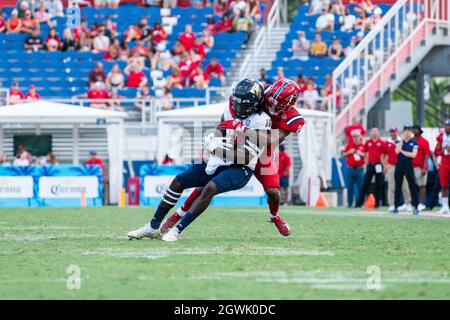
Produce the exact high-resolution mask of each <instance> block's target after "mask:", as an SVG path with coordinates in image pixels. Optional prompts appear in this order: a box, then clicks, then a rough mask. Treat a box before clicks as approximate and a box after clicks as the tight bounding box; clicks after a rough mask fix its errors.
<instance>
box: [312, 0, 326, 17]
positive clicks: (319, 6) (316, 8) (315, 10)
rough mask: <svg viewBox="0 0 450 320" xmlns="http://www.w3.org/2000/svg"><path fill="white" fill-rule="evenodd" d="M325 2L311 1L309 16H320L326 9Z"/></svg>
mask: <svg viewBox="0 0 450 320" xmlns="http://www.w3.org/2000/svg"><path fill="white" fill-rule="evenodd" d="M324 2H325V1H324V0H311V4H310V6H309V11H308V14H309V15H315V14H320V13H321V12H322V10H323V8H324V7H325V5H326V4H325V3H324Z"/></svg>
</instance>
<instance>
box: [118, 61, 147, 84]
mask: <svg viewBox="0 0 450 320" xmlns="http://www.w3.org/2000/svg"><path fill="white" fill-rule="evenodd" d="M124 73H125V74H126V75H127V76H128V79H127V87H128V88H142V87H144V86H145V85H146V84H147V83H148V79H147V77H146V76H145V73H144V72H143V71H142V70H134V68H132V67H131V66H128V67H126V68H125V70H124Z"/></svg>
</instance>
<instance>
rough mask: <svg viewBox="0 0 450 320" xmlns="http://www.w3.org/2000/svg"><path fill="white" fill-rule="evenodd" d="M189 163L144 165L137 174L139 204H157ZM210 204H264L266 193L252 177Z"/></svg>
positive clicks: (187, 191)
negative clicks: (244, 184) (139, 184)
mask: <svg viewBox="0 0 450 320" xmlns="http://www.w3.org/2000/svg"><path fill="white" fill-rule="evenodd" d="M189 166H190V165H144V166H142V167H141V169H140V172H139V175H140V177H141V179H140V180H141V193H140V205H141V206H157V205H158V204H159V202H160V200H161V197H162V195H163V194H164V192H165V191H166V190H167V188H168V186H169V184H170V182H171V181H172V179H173V178H175V176H176V175H177V174H179V173H181V172H183V171H184V170H186V169H187V168H189ZM191 191H192V189H188V190H185V191H184V192H183V195H182V196H181V198H180V200H179V201H178V205H179V206H181V204H182V203H183V202H184V200H185V199H186V198H187V197H188V196H189V194H190V193H191ZM211 205H212V206H265V205H266V194H265V192H264V189H263V188H262V186H261V184H260V183H259V182H258V180H256V178H255V177H252V178H251V180H250V182H249V183H248V184H247V185H246V186H245V187H244V188H243V189H240V190H237V191H231V192H226V193H223V194H220V195H217V196H215V197H214V198H213V200H212V202H211Z"/></svg>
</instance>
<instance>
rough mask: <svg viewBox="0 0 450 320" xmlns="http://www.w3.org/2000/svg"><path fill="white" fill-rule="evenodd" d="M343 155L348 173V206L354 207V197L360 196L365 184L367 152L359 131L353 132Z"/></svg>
mask: <svg viewBox="0 0 450 320" xmlns="http://www.w3.org/2000/svg"><path fill="white" fill-rule="evenodd" d="M342 156H343V157H346V160H345V163H346V165H347V174H346V179H345V184H346V185H347V207H348V208H352V207H353V199H355V201H356V200H357V199H358V198H359V192H360V190H361V188H362V186H363V180H364V165H365V160H364V159H365V152H364V144H363V143H362V139H361V134H360V133H359V131H355V132H353V133H352V139H351V140H350V141H349V142H348V144H347V145H346V146H345V149H344V151H343V152H342Z"/></svg>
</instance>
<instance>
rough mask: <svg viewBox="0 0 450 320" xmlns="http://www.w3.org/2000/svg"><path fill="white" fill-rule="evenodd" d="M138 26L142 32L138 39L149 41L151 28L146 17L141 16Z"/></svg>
mask: <svg viewBox="0 0 450 320" xmlns="http://www.w3.org/2000/svg"><path fill="white" fill-rule="evenodd" d="M138 26H139V28H140V29H141V32H142V35H141V37H140V38H139V39H138V40H142V41H144V42H147V41H150V40H151V38H152V28H151V27H150V24H149V23H148V20H147V18H146V17H142V18H141V21H140V22H139V24H138Z"/></svg>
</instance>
